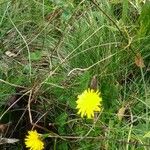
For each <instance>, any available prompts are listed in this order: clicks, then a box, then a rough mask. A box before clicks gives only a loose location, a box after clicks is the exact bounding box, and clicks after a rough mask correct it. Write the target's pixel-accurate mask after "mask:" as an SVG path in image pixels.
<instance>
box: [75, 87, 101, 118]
mask: <svg viewBox="0 0 150 150" xmlns="http://www.w3.org/2000/svg"><path fill="white" fill-rule="evenodd" d="M101 102H102V97H100V92H99V91H98V90H97V91H94V90H93V89H87V90H85V91H84V92H83V93H82V94H81V95H78V100H77V101H76V103H77V107H76V108H77V109H79V111H78V114H81V117H84V116H87V118H89V119H90V118H91V117H94V112H95V111H101V107H102V104H101Z"/></svg>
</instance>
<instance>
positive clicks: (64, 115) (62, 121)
mask: <svg viewBox="0 0 150 150" xmlns="http://www.w3.org/2000/svg"><path fill="white" fill-rule="evenodd" d="M67 117H68V115H67V113H65V112H64V113H62V114H61V115H59V116H58V117H57V118H56V119H55V122H56V123H57V124H58V125H59V126H63V125H64V124H65V123H66V120H67Z"/></svg>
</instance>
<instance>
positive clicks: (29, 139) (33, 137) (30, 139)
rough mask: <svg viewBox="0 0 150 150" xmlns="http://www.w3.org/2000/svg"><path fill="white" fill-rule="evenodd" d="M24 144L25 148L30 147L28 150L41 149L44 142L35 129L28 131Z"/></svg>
mask: <svg viewBox="0 0 150 150" xmlns="http://www.w3.org/2000/svg"><path fill="white" fill-rule="evenodd" d="M25 145H26V147H27V148H30V150H43V149H44V143H43V141H42V140H41V137H40V135H39V134H38V133H37V131H36V130H34V131H32V130H31V131H28V135H27V136H26V138H25Z"/></svg>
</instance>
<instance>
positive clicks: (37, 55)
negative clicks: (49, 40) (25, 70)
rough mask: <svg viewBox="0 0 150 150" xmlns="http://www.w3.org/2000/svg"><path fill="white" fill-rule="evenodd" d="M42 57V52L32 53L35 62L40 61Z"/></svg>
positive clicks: (31, 56)
mask: <svg viewBox="0 0 150 150" xmlns="http://www.w3.org/2000/svg"><path fill="white" fill-rule="evenodd" d="M41 57H42V55H41V52H40V51H35V52H31V53H30V58H31V60H33V61H38V60H40V59H41Z"/></svg>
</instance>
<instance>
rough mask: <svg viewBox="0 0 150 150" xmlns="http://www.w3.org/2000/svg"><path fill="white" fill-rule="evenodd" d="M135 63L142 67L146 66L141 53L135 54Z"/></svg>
mask: <svg viewBox="0 0 150 150" xmlns="http://www.w3.org/2000/svg"><path fill="white" fill-rule="evenodd" d="M135 64H136V66H138V67H140V68H144V67H145V65H144V60H143V57H142V56H141V53H137V54H136V56H135Z"/></svg>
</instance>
